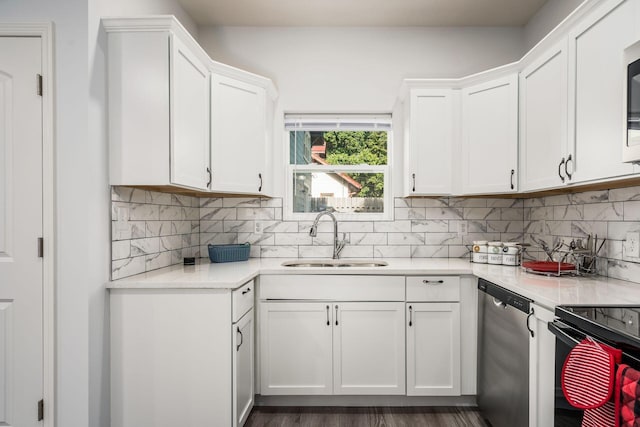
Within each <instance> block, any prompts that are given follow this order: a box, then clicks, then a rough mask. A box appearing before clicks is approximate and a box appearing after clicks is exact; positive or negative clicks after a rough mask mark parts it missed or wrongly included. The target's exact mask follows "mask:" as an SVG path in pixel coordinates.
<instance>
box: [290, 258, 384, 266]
mask: <svg viewBox="0 0 640 427" xmlns="http://www.w3.org/2000/svg"><path fill="white" fill-rule="evenodd" d="M387 265H389V264H388V263H386V262H384V261H340V260H319V261H316V260H313V261H311V260H303V261H286V262H283V263H282V266H283V267H311V268H317V267H328V268H333V267H386V266H387Z"/></svg>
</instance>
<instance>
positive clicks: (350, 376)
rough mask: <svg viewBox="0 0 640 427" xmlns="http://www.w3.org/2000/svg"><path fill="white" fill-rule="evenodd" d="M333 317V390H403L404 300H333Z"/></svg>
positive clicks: (385, 392) (390, 392) (358, 392)
mask: <svg viewBox="0 0 640 427" xmlns="http://www.w3.org/2000/svg"><path fill="white" fill-rule="evenodd" d="M334 317H335V319H334V322H333V392H334V394H351V395H371V394H382V395H393V394H404V391H405V368H404V366H405V363H404V361H405V339H404V304H403V303H402V302H368V303H367V302H346V303H335V304H334Z"/></svg>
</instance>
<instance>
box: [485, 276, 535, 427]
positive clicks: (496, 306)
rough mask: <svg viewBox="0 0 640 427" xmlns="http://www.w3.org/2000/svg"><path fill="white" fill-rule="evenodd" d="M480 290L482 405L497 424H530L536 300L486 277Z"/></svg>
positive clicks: (502, 426) (503, 426) (495, 426)
mask: <svg viewBox="0 0 640 427" xmlns="http://www.w3.org/2000/svg"><path fill="white" fill-rule="evenodd" d="M478 290H479V291H480V294H479V298H478V303H479V307H478V308H479V310H478V315H479V335H480V336H479V337H478V338H479V342H478V406H479V407H480V411H481V412H482V415H483V416H484V417H485V418H486V419H487V420H488V421H489V422H490V423H491V425H492V426H493V427H516V426H517V427H526V426H528V425H529V338H530V337H531V334H532V332H531V330H530V329H529V326H528V323H527V322H528V316H529V315H530V312H531V311H530V310H531V308H530V304H531V302H532V301H531V300H530V299H527V298H525V297H523V296H521V295H518V294H516V293H513V292H511V291H509V290H507V289H504V288H502V287H500V286H498V285H495V284H493V283H491V282H488V281H486V280H484V279H478Z"/></svg>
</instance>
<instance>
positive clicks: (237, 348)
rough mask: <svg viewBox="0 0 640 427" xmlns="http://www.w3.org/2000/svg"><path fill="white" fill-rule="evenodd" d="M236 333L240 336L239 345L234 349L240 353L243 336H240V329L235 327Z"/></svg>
mask: <svg viewBox="0 0 640 427" xmlns="http://www.w3.org/2000/svg"><path fill="white" fill-rule="evenodd" d="M236 332H237V333H238V334H240V344H238V345H237V347H236V351H240V347H241V346H242V344H243V343H244V335H242V331H241V330H240V327H239V326H238V327H236Z"/></svg>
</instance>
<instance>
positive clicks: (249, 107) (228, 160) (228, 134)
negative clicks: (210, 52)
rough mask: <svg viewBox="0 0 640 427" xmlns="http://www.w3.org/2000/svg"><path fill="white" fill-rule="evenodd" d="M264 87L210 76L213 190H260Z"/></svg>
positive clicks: (264, 141)
mask: <svg viewBox="0 0 640 427" xmlns="http://www.w3.org/2000/svg"><path fill="white" fill-rule="evenodd" d="M267 139H268V135H267V97H266V94H265V89H264V88H263V87H259V86H256V85H253V84H250V83H245V82H243V81H241V80H238V79H235V78H231V77H226V76H223V75H219V74H215V73H214V74H213V75H212V76H211V166H212V174H213V181H212V184H211V188H212V189H213V190H215V191H224V192H235V193H251V194H260V193H263V192H264V186H265V182H264V181H265V179H271V176H267V174H266V165H267V163H266V159H267V156H268V155H269V153H268V152H267Z"/></svg>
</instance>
